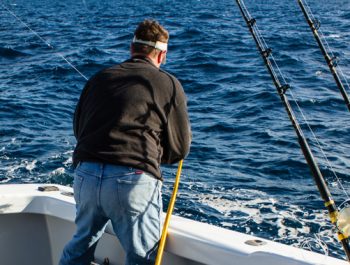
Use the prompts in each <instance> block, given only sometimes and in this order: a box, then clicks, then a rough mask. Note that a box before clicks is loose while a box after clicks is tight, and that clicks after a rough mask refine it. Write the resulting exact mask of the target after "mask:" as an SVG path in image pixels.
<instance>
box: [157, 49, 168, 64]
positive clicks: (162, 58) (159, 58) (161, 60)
mask: <svg viewBox="0 0 350 265" xmlns="http://www.w3.org/2000/svg"><path fill="white" fill-rule="evenodd" d="M165 57H166V51H161V52H159V54H158V56H157V62H158V63H159V64H162V63H165Z"/></svg>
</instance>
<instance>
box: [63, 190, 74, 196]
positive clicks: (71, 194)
mask: <svg viewBox="0 0 350 265" xmlns="http://www.w3.org/2000/svg"><path fill="white" fill-rule="evenodd" d="M61 194H62V195H64V196H68V197H73V196H74V193H73V192H70V191H62V192H61Z"/></svg>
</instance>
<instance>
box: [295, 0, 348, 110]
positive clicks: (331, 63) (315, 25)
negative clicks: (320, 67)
mask: <svg viewBox="0 0 350 265" xmlns="http://www.w3.org/2000/svg"><path fill="white" fill-rule="evenodd" d="M298 3H299V6H300V8H301V11H302V12H303V14H304V16H305V19H306V21H307V23H308V24H309V27H310V29H311V31H312V33H313V35H314V37H315V39H316V42H317V44H318V47H319V48H320V50H321V52H322V54H323V57H324V58H325V60H326V62H327V64H328V67H329V70H330V71H331V73H332V75H333V77H334V80H335V82H336V84H337V86H338V88H339V90H340V93H341V95H342V96H343V99H344V101H345V104H346V106H347V108H348V110H349V111H350V101H349V97H348V94H347V93H346V90H345V88H344V85H343V83H342V81H341V79H340V78H339V75H338V73H337V69H336V67H337V58H336V57H331V56H329V54H328V52H327V50H326V47H325V46H324V44H323V42H322V39H321V38H320V35H319V34H318V29H319V28H320V23H319V21H313V20H312V19H311V17H310V14H309V12H308V11H307V10H306V8H305V5H304V3H303V1H302V0H298Z"/></svg>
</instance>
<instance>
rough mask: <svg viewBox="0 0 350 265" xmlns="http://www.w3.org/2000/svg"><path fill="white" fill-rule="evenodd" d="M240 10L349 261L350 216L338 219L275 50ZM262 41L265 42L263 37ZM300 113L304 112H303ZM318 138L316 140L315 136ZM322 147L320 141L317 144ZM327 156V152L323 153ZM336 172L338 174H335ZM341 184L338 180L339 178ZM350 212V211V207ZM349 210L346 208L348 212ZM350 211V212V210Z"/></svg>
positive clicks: (252, 20)
mask: <svg viewBox="0 0 350 265" xmlns="http://www.w3.org/2000/svg"><path fill="white" fill-rule="evenodd" d="M236 2H237V4H238V6H239V9H240V11H241V13H242V16H243V18H244V20H245V22H246V24H247V27H248V29H249V31H250V33H251V35H252V37H253V39H254V41H255V43H256V45H257V48H258V50H259V53H260V55H261V56H262V59H263V61H264V63H265V66H266V67H267V69H268V72H269V74H270V76H271V78H272V81H273V83H274V85H275V87H276V88H277V92H278V94H279V96H280V99H281V101H282V103H283V105H284V107H285V109H286V111H287V114H288V116H289V119H290V121H291V123H292V125H293V128H294V130H295V132H296V134H297V138H298V142H299V145H300V147H301V150H302V153H303V155H304V157H305V160H306V162H307V164H308V165H309V167H310V170H311V173H312V176H313V178H314V180H315V183H316V185H317V188H318V190H319V192H320V195H321V197H322V199H323V201H324V205H325V207H326V208H327V210H328V213H329V218H330V221H331V223H332V224H333V225H334V226H335V227H337V233H338V239H339V240H340V242H341V244H342V246H343V248H344V251H345V253H346V256H347V258H348V260H350V246H349V239H348V238H349V236H350V226H347V224H348V223H347V220H348V219H350V217H349V216H350V213H348V212H347V211H343V218H342V219H341V218H338V215H339V208H337V206H336V204H335V202H334V200H333V199H332V195H331V193H330V191H329V188H328V185H327V183H326V181H325V179H324V177H323V175H322V173H321V171H320V169H319V166H318V164H317V162H316V160H315V158H314V155H313V154H312V151H311V148H310V146H309V144H308V142H307V140H306V137H305V136H304V135H303V131H302V130H301V127H300V125H299V122H298V120H297V118H296V116H295V114H294V111H293V108H292V107H291V105H290V103H289V100H288V97H287V92H288V90H289V91H291V89H290V88H291V86H290V85H289V84H288V83H287V82H286V79H285V77H284V75H283V74H282V72H281V70H280V68H279V67H278V65H277V62H276V61H275V59H274V57H273V56H272V55H271V54H272V50H271V49H269V48H267V46H262V45H261V43H266V42H265V41H264V40H259V37H260V36H261V37H262V35H261V34H259V32H258V29H257V28H256V20H255V19H254V18H251V16H250V15H247V14H249V13H247V10H246V7H245V5H244V7H243V4H242V3H244V2H243V0H236ZM262 39H264V38H263V37H262ZM274 65H275V67H276V69H277V72H278V73H279V75H277V74H276V71H274V69H273V68H274ZM279 77H281V78H282V80H283V82H284V83H281V80H280V79H279ZM288 94H292V92H289V93H288ZM292 100H293V101H294V103H295V104H296V105H297V106H298V109H299V111H301V108H300V106H299V105H298V103H297V101H296V98H295V97H294V96H293V95H292ZM301 113H303V112H302V111H301ZM303 118H304V122H305V123H306V124H307V125H308V128H309V130H310V129H311V130H310V131H311V132H312V133H313V130H312V128H311V126H310V125H309V122H308V121H307V119H306V117H305V115H304V114H303ZM313 135H314V137H316V135H315V133H313ZM316 139H317V137H316ZM317 141H318V139H317ZM318 144H319V141H318ZM319 148H320V149H321V150H323V149H322V147H321V145H320V144H319ZM323 153H324V151H323ZM334 173H335V172H334ZM338 181H339V179H338ZM346 194H347V193H346ZM349 209H350V208H349ZM345 210H346V209H345ZM349 212H350V211H349Z"/></svg>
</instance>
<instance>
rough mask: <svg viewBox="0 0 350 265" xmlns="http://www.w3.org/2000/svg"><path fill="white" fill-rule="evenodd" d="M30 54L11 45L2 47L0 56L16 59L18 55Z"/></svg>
mask: <svg viewBox="0 0 350 265" xmlns="http://www.w3.org/2000/svg"><path fill="white" fill-rule="evenodd" d="M28 55H29V54H28V53H25V52H20V51H17V50H15V49H12V48H10V47H0V58H1V57H3V58H6V59H14V58H17V57H24V56H28Z"/></svg>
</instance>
